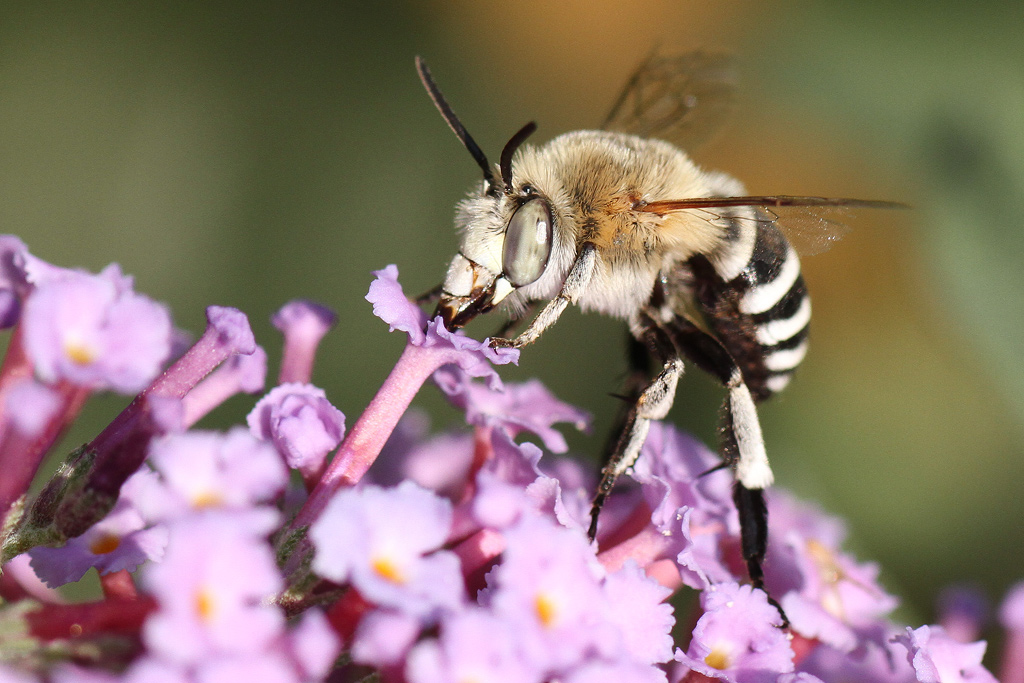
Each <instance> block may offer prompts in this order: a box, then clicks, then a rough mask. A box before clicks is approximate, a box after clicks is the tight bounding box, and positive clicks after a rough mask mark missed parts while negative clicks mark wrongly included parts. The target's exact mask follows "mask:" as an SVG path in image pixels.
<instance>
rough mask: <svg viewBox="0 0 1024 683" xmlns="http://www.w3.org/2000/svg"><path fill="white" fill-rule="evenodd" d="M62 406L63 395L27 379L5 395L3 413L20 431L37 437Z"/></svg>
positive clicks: (25, 434)
mask: <svg viewBox="0 0 1024 683" xmlns="http://www.w3.org/2000/svg"><path fill="white" fill-rule="evenodd" d="M62 406H63V401H62V400H61V397H60V396H59V395H58V394H57V392H55V391H54V390H53V389H50V388H49V387H47V386H45V385H43V384H40V383H39V382H36V381H34V380H32V379H25V380H23V381H21V382H18V384H16V385H14V386H13V387H11V389H10V391H9V392H8V393H7V395H6V396H4V410H3V414H4V416H5V417H7V418H9V419H10V421H11V424H12V425H13V426H14V428H15V429H16V430H17V431H18V432H20V433H21V434H23V435H24V436H28V437H35V436H38V435H39V434H40V433H42V431H43V429H44V428H45V427H46V426H47V425H48V424H49V423H50V421H51V420H52V419H53V418H55V417H57V413H58V411H59V410H60V409H61V407H62Z"/></svg>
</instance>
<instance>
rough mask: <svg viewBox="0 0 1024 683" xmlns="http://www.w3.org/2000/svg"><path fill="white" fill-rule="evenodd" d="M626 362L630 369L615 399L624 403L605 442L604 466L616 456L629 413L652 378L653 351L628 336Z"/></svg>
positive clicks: (631, 336)
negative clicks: (616, 448)
mask: <svg viewBox="0 0 1024 683" xmlns="http://www.w3.org/2000/svg"><path fill="white" fill-rule="evenodd" d="M626 361H627V364H628V369H627V370H626V375H625V380H624V381H623V383H622V384H623V388H622V393H621V394H615V398H621V399H622V403H621V404H620V407H619V410H618V411H617V412H616V415H615V420H614V421H613V422H612V428H611V429H610V430H609V431H608V440H607V441H606V442H605V445H604V452H603V455H602V458H601V464H602V466H604V465H606V464H608V461H609V460H611V459H612V456H613V455H615V447H616V446H618V443H619V437H620V436H621V435H622V433H623V432H624V431H625V429H626V423H627V421H628V420H629V413H630V411H631V410H632V409H633V406H634V405H636V402H637V400H639V398H640V394H641V392H643V390H644V388H645V387H646V386H647V384H648V382H650V378H651V351H650V350H649V349H648V348H647V346H646V345H645V344H644V343H643V342H641V341H640V340H639V339H637V338H636V337H634V336H633V335H632V334H629V335H626Z"/></svg>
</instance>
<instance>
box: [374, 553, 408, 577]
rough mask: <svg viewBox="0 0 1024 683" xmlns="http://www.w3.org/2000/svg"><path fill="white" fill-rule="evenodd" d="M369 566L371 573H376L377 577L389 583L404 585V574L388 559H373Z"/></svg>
mask: <svg viewBox="0 0 1024 683" xmlns="http://www.w3.org/2000/svg"><path fill="white" fill-rule="evenodd" d="M370 566H372V567H373V571H375V572H377V575H378V576H380V577H381V578H383V579H385V580H387V581H390V582H391V583H405V580H406V579H405V574H404V573H403V572H402V570H401V568H400V567H399V566H398V565H397V564H396V563H395V562H394V561H392V560H391V558H389V557H378V558H375V559H374V560H373V562H372V563H371V565H370Z"/></svg>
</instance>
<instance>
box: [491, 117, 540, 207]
mask: <svg viewBox="0 0 1024 683" xmlns="http://www.w3.org/2000/svg"><path fill="white" fill-rule="evenodd" d="M535 130H537V123H536V122H535V121H530V122H529V123H528V124H526V125H525V126H523V127H522V128H520V129H519V132H518V133H516V134H515V135H513V136H512V137H511V138H510V139H509V141H508V142H506V143H505V149H503V150H501V159H500V161H499V164H498V167H499V168H500V169H501V179H502V181H504V183H505V194H507V195H511V194H512V155H514V154H515V153H516V150H517V149H519V145H521V144H523V142H524V141H525V140H526V138H528V137H530V136H531V135H533V131H535Z"/></svg>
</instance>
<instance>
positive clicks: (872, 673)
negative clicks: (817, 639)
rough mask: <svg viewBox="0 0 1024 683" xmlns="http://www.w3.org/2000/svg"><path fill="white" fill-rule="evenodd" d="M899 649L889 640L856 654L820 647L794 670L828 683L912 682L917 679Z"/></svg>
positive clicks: (872, 644)
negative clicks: (839, 682) (840, 682)
mask: <svg viewBox="0 0 1024 683" xmlns="http://www.w3.org/2000/svg"><path fill="white" fill-rule="evenodd" d="M902 650H903V649H902V648H899V647H897V646H896V645H895V644H893V643H890V642H888V641H883V642H882V644H881V645H876V644H874V643H868V644H867V645H865V646H864V647H863V648H858V649H857V650H856V651H855V652H843V651H842V650H837V649H836V648H834V647H831V646H829V645H825V644H820V645H817V646H816V647H814V648H813V649H812V650H811V652H810V654H809V655H808V656H807V658H806V659H804V660H803V661H802V662H800V664H799V666H798V667H797V669H798V670H799V671H801V672H805V673H808V674H813V675H814V676H815V677H816V678H818V679H820V680H822V681H826V682H827V683H832V681H843V682H844V683H914V682H915V681H916V680H917V677H916V676H915V675H914V670H913V669H912V668H911V667H910V665H909V664H907V660H906V658H905V657H904V656H903V651H902Z"/></svg>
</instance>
